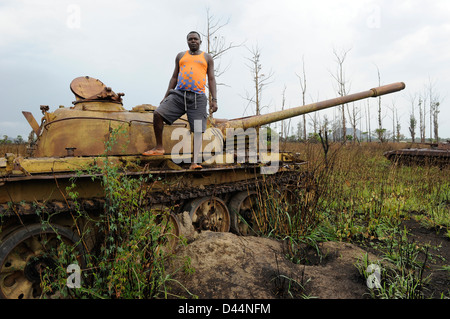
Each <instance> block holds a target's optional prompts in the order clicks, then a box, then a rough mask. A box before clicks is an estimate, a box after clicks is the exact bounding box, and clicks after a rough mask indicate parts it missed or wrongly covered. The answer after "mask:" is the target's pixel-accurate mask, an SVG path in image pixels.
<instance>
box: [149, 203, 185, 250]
mask: <svg viewBox="0 0 450 319" xmlns="http://www.w3.org/2000/svg"><path fill="white" fill-rule="evenodd" d="M151 211H152V212H153V213H154V214H156V222H157V223H158V225H160V226H161V235H164V242H163V244H162V247H163V249H164V250H165V249H166V248H167V250H168V251H174V250H175V247H176V246H177V244H178V239H179V238H180V226H179V224H178V221H177V219H176V217H175V216H174V215H173V214H172V211H171V209H170V208H169V207H167V206H165V205H153V206H152V207H151Z"/></svg>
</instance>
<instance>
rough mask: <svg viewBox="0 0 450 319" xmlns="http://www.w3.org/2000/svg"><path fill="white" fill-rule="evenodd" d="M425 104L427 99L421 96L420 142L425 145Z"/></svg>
mask: <svg viewBox="0 0 450 319" xmlns="http://www.w3.org/2000/svg"><path fill="white" fill-rule="evenodd" d="M425 102H426V97H425V99H424V98H423V97H422V96H421V97H419V133H420V134H419V135H420V142H421V143H425V127H426V125H425V116H426V114H425V113H426V111H425Z"/></svg>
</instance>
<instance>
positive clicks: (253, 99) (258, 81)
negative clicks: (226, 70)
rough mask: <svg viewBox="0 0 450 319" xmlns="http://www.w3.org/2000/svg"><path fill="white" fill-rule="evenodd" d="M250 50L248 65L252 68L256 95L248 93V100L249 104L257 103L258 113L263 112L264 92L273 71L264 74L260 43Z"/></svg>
mask: <svg viewBox="0 0 450 319" xmlns="http://www.w3.org/2000/svg"><path fill="white" fill-rule="evenodd" d="M247 49H248V51H249V52H250V54H251V57H250V58H247V60H248V61H250V63H249V64H247V67H248V68H249V69H250V71H251V74H252V77H253V85H254V89H255V91H254V95H251V96H249V95H248V94H247V98H246V99H247V101H249V104H254V105H255V113H256V115H260V114H261V110H262V108H263V107H265V106H263V105H262V102H261V101H262V92H263V89H264V88H265V86H266V85H268V84H269V83H270V80H271V78H272V77H273V72H272V71H270V72H269V73H268V75H266V74H264V72H263V71H262V65H261V60H260V59H261V51H260V49H259V48H258V45H256V46H255V47H253V48H252V49H249V48H247Z"/></svg>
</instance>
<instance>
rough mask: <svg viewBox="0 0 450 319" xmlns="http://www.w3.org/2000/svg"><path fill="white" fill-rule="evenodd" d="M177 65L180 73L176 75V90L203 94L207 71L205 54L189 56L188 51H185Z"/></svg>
mask: <svg viewBox="0 0 450 319" xmlns="http://www.w3.org/2000/svg"><path fill="white" fill-rule="evenodd" d="M179 63H180V65H179V66H180V72H179V73H178V84H177V87H176V88H177V90H184V91H191V92H195V93H201V94H205V86H206V72H207V69H208V63H207V62H206V59H205V52H202V53H201V54H199V55H191V54H189V51H186V53H185V54H184V55H183V57H182V58H181V59H180V62H179Z"/></svg>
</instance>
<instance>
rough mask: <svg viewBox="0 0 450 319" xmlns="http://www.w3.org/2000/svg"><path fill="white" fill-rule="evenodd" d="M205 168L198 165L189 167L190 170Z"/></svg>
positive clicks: (193, 164)
mask: <svg viewBox="0 0 450 319" xmlns="http://www.w3.org/2000/svg"><path fill="white" fill-rule="evenodd" d="M202 168H203V167H202V166H201V165H198V164H196V163H192V164H191V166H189V169H202Z"/></svg>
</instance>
